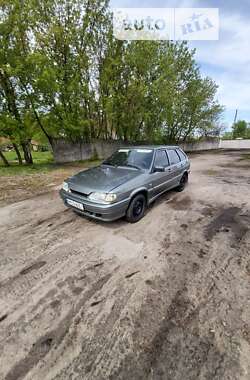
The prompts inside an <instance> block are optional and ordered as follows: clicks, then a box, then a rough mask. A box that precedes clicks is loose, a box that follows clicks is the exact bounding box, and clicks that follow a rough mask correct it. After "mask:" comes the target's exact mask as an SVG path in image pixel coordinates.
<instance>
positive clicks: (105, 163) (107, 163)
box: [102, 161, 116, 166]
mask: <svg viewBox="0 0 250 380" xmlns="http://www.w3.org/2000/svg"><path fill="white" fill-rule="evenodd" d="M102 165H108V166H116V165H114V164H111V163H109V162H105V161H104V162H103V163H102Z"/></svg>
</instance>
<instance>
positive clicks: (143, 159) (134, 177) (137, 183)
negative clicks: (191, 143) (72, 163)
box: [60, 146, 190, 223]
mask: <svg viewBox="0 0 250 380" xmlns="http://www.w3.org/2000/svg"><path fill="white" fill-rule="evenodd" d="M189 169H190V162H189V160H188V157H187V156H186V154H185V153H184V152H183V150H182V149H181V148H179V147H178V146H138V147H136V146H135V147H124V148H121V149H119V150H117V151H116V152H115V153H114V154H112V156H111V157H109V158H108V159H106V160H105V161H104V162H103V163H102V164H101V165H99V166H97V167H94V168H91V169H88V170H84V171H82V172H80V173H78V174H76V175H74V176H73V177H70V178H68V179H67V180H66V181H65V182H64V183H63V186H62V189H61V190H60V195H61V198H62V199H63V201H64V203H65V205H66V206H67V207H70V208H72V209H73V210H75V211H77V212H79V213H81V214H83V215H87V216H89V217H91V218H94V219H99V220H102V221H113V220H116V219H119V218H121V217H123V216H126V219H127V220H128V221H129V222H131V223H134V222H137V221H138V220H140V219H141V218H142V217H143V215H144V213H145V210H146V208H147V206H148V205H149V204H150V203H152V202H153V201H154V200H155V199H156V198H157V197H158V196H159V195H161V194H163V193H164V192H165V191H167V190H170V189H173V188H176V189H177V190H178V191H182V190H183V189H184V188H185V185H186V184H187V182H188V175H189Z"/></svg>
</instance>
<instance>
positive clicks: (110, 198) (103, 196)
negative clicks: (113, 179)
mask: <svg viewBox="0 0 250 380" xmlns="http://www.w3.org/2000/svg"><path fill="white" fill-rule="evenodd" d="M88 198H89V199H90V200H91V201H94V202H102V203H112V202H114V201H115V200H116V198H117V196H116V194H112V193H91V194H90V195H89V196H88Z"/></svg>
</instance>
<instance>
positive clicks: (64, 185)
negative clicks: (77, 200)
mask: <svg viewBox="0 0 250 380" xmlns="http://www.w3.org/2000/svg"><path fill="white" fill-rule="evenodd" d="M62 188H63V190H64V191H67V192H69V193H70V188H69V184H68V183H67V182H63V185H62Z"/></svg>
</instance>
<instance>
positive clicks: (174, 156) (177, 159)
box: [168, 149, 180, 165]
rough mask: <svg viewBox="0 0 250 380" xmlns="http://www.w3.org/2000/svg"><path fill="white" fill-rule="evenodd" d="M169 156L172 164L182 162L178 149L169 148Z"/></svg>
mask: <svg viewBox="0 0 250 380" xmlns="http://www.w3.org/2000/svg"><path fill="white" fill-rule="evenodd" d="M168 158H169V162H170V165H175V164H178V163H179V162H180V157H179V156H178V154H177V153H176V151H175V150H173V149H171V150H168Z"/></svg>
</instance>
